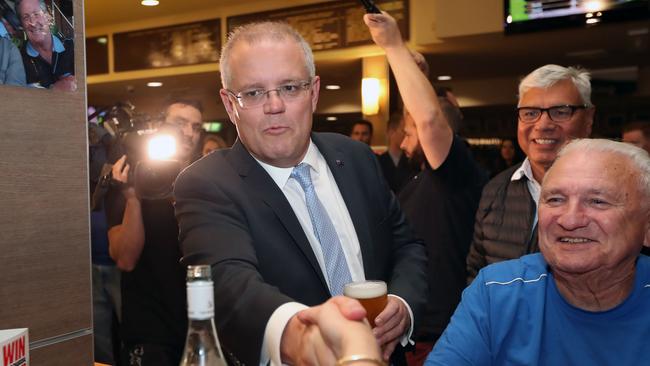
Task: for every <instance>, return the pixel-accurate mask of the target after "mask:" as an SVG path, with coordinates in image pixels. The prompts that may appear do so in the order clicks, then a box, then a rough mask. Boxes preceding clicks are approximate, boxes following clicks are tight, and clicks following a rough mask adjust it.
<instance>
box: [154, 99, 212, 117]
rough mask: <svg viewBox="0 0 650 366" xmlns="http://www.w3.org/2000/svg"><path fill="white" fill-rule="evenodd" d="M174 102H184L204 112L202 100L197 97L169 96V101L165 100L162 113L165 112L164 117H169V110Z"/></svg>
mask: <svg viewBox="0 0 650 366" xmlns="http://www.w3.org/2000/svg"><path fill="white" fill-rule="evenodd" d="M172 104H184V105H188V106H190V107H194V108H196V110H198V111H199V112H201V114H203V104H201V102H200V101H199V100H196V99H189V98H169V99H167V101H166V102H165V104H164V107H163V110H162V113H163V117H164V118H166V117H167V110H168V109H169V107H170V106H171V105H172Z"/></svg>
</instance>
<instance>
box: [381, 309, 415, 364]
mask: <svg viewBox="0 0 650 366" xmlns="http://www.w3.org/2000/svg"><path fill="white" fill-rule="evenodd" d="M375 324H376V327H375V328H374V329H373V330H372V332H373V333H374V334H375V337H376V338H377V342H378V343H379V346H380V347H381V348H382V353H383V357H384V360H385V361H388V359H389V358H390V355H391V354H392V353H393V351H394V350H395V346H397V343H398V342H399V340H400V338H402V337H403V336H404V335H405V333H406V331H407V330H408V329H409V327H410V326H411V320H410V318H409V312H408V310H407V309H406V306H405V305H404V303H403V302H402V301H401V300H400V299H398V298H396V297H393V296H388V303H387V304H386V308H384V310H383V311H382V312H381V313H379V315H377V318H376V319H375Z"/></svg>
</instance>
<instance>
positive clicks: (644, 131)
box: [622, 120, 650, 153]
mask: <svg viewBox="0 0 650 366" xmlns="http://www.w3.org/2000/svg"><path fill="white" fill-rule="evenodd" d="M622 140H623V142H627V143H629V144H632V145H635V146H636V147H640V148H642V149H643V150H645V151H647V152H648V153H650V121H645V120H638V121H634V122H630V123H627V124H625V126H623V136H622Z"/></svg>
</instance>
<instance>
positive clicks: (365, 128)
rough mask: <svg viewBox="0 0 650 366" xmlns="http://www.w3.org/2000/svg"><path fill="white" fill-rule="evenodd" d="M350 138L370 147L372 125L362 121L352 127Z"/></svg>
mask: <svg viewBox="0 0 650 366" xmlns="http://www.w3.org/2000/svg"><path fill="white" fill-rule="evenodd" d="M350 138H351V139H353V140H357V141H361V142H364V143H366V144H368V145H370V143H371V141H372V123H370V122H369V121H366V120H365V119H362V120H360V121H358V122H355V123H354V125H352V131H350Z"/></svg>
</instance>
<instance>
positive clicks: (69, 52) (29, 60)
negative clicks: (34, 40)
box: [20, 35, 74, 88]
mask: <svg viewBox="0 0 650 366" xmlns="http://www.w3.org/2000/svg"><path fill="white" fill-rule="evenodd" d="M20 53H21V56H22V57H23V64H24V65H25V75H26V78H27V84H28V85H30V86H35V87H43V88H49V87H50V86H51V85H52V84H54V83H55V82H57V81H58V80H59V79H61V78H63V77H66V76H68V75H74V42H73V41H72V40H71V39H66V40H63V41H62V40H60V39H59V38H58V37H56V36H55V35H52V62H51V63H49V62H47V61H46V60H45V59H44V58H43V57H41V55H40V54H39V53H38V51H36V49H35V48H34V46H32V44H31V42H29V41H28V42H26V43H25V45H24V46H23V47H21V50H20Z"/></svg>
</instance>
